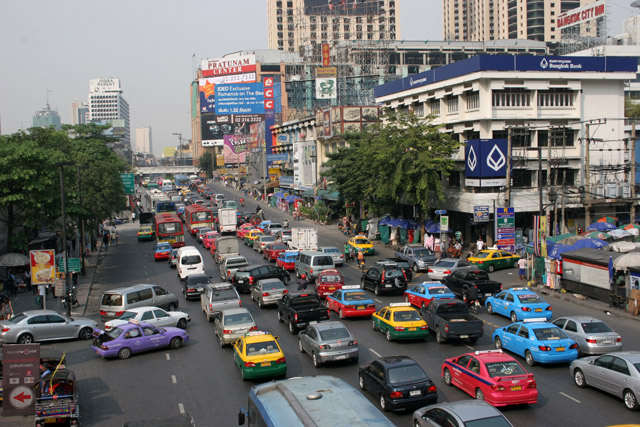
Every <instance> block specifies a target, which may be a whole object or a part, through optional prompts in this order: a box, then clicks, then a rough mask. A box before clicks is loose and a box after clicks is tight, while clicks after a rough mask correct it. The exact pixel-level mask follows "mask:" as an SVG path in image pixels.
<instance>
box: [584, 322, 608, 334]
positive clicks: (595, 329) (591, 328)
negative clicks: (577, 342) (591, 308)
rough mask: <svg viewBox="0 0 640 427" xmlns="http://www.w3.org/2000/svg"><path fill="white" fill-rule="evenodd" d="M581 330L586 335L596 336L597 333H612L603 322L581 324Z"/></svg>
mask: <svg viewBox="0 0 640 427" xmlns="http://www.w3.org/2000/svg"><path fill="white" fill-rule="evenodd" d="M581 325H582V329H583V330H584V332H585V333H586V334H597V333H599V332H613V330H612V329H611V328H610V327H609V325H607V324H606V323H604V322H587V323H581Z"/></svg>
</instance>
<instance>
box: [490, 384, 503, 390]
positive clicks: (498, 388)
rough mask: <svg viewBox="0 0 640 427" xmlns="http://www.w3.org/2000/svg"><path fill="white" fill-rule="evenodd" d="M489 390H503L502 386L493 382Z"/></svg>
mask: <svg viewBox="0 0 640 427" xmlns="http://www.w3.org/2000/svg"><path fill="white" fill-rule="evenodd" d="M491 390H493V391H504V387H503V386H501V385H499V384H494V385H492V386H491Z"/></svg>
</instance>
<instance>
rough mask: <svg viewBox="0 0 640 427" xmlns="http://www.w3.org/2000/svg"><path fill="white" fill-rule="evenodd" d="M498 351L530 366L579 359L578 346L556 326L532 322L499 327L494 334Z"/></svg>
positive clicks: (537, 321) (543, 321) (541, 320)
mask: <svg viewBox="0 0 640 427" xmlns="http://www.w3.org/2000/svg"><path fill="white" fill-rule="evenodd" d="M493 342H494V344H495V346H496V348H497V349H505V350H509V351H511V352H513V353H515V354H518V355H520V356H523V357H524V360H525V362H527V365H529V366H533V365H534V364H535V363H567V362H571V361H573V360H576V359H577V358H578V344H576V342H575V341H574V340H572V339H570V338H569V337H568V336H567V334H565V333H564V331H563V330H562V329H560V328H558V327H557V326H556V325H554V324H553V323H549V322H545V319H543V318H541V319H529V320H525V321H524V322H516V323H512V324H510V325H509V326H505V327H503V328H498V329H496V330H495V332H494V333H493Z"/></svg>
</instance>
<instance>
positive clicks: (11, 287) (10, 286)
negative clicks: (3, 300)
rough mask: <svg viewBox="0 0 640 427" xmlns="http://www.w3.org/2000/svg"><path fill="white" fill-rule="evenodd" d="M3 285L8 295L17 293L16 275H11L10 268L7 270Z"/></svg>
mask: <svg viewBox="0 0 640 427" xmlns="http://www.w3.org/2000/svg"><path fill="white" fill-rule="evenodd" d="M5 285H6V291H7V293H8V294H9V295H16V294H17V293H18V289H17V286H16V276H14V275H13V271H11V270H9V274H8V275H7V280H6V281H5Z"/></svg>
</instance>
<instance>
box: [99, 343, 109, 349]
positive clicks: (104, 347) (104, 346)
mask: <svg viewBox="0 0 640 427" xmlns="http://www.w3.org/2000/svg"><path fill="white" fill-rule="evenodd" d="M100 350H109V346H106V345H104V344H102V345H101V346H100Z"/></svg>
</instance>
